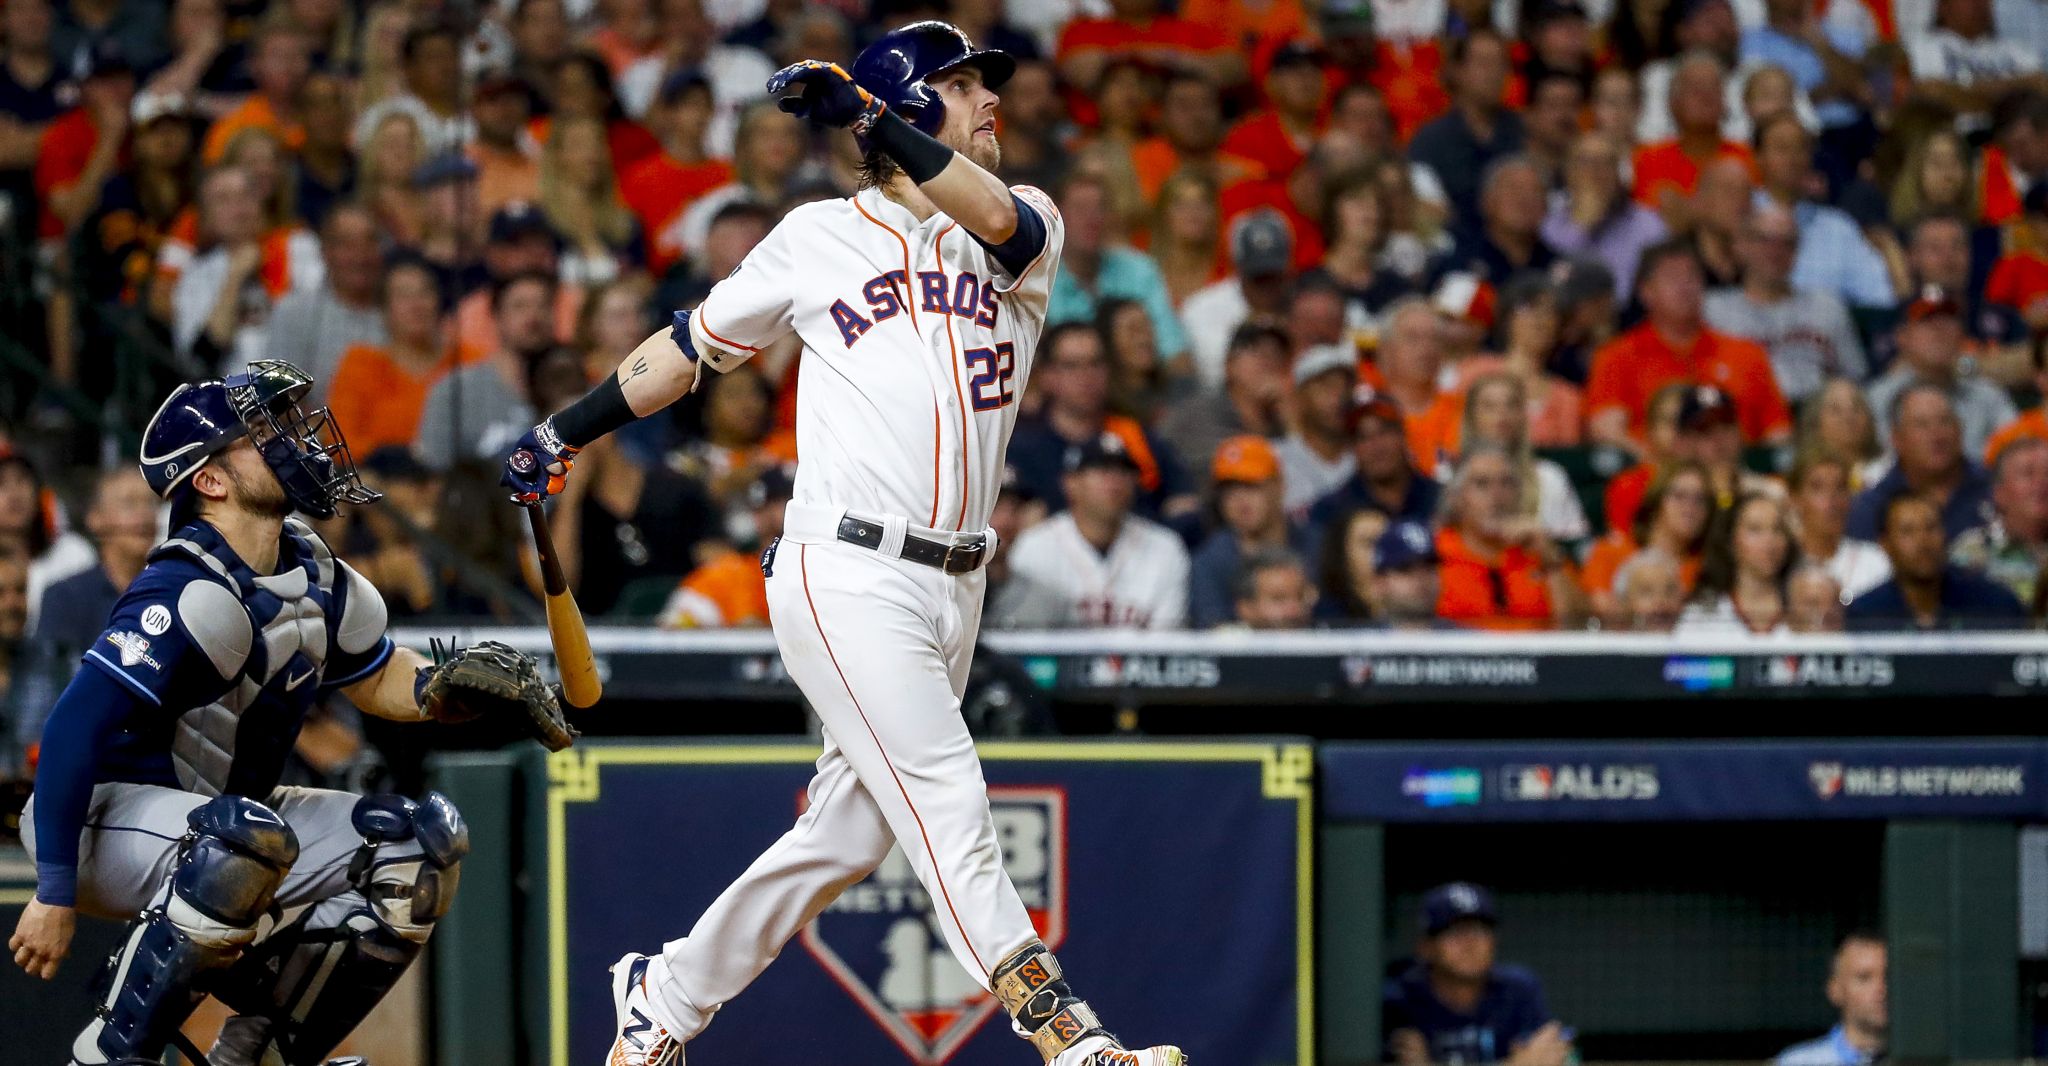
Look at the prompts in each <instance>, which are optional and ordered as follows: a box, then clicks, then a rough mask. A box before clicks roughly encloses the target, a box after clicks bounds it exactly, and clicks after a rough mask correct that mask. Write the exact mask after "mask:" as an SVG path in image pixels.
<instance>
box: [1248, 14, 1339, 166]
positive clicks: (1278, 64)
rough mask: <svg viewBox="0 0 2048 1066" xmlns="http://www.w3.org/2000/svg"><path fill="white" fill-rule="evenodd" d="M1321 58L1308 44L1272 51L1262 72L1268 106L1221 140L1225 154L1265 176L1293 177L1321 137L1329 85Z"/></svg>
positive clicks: (1292, 43)
mask: <svg viewBox="0 0 2048 1066" xmlns="http://www.w3.org/2000/svg"><path fill="white" fill-rule="evenodd" d="M1324 61H1325V57H1324V56H1323V54H1322V52H1321V51H1320V50H1318V49H1317V48H1316V46H1315V45H1314V44H1313V43H1311V42H1309V41H1308V40H1306V39H1300V40H1293V41H1289V42H1287V43H1286V44H1283V45H1281V46H1280V47H1279V48H1277V49H1275V50H1274V52H1273V55H1272V60H1271V63H1270V65H1268V66H1267V68H1266V77H1265V83H1264V87H1265V96H1266V105H1267V106H1265V107H1263V108H1260V109H1258V110H1256V111H1253V112H1252V113H1250V114H1248V115H1246V116H1245V117H1244V118H1242V119H1239V120H1238V123H1237V125H1236V126H1234V127H1232V128H1231V130H1230V135H1229V136H1227V137H1225V138H1224V139H1223V151H1224V152H1226V153H1229V154H1230V155H1234V156H1238V157H1239V158H1243V159H1249V160H1251V161H1252V162H1254V163H1257V164H1258V165H1260V166H1261V167H1263V168H1265V171H1266V173H1268V174H1291V173H1293V172H1294V169H1295V168H1296V167H1299V166H1301V164H1302V163H1303V162H1304V161H1306V160H1307V159H1308V150H1309V148H1310V147H1311V146H1312V145H1314V144H1315V141H1316V137H1317V136H1318V135H1320V134H1321V133H1322V130H1323V123H1324V121H1325V116H1324V108H1323V104H1324V102H1325V101H1326V100H1328V99H1329V95H1330V94H1329V82H1328V79H1327V78H1326V77H1325V76H1324V74H1323V63H1324Z"/></svg>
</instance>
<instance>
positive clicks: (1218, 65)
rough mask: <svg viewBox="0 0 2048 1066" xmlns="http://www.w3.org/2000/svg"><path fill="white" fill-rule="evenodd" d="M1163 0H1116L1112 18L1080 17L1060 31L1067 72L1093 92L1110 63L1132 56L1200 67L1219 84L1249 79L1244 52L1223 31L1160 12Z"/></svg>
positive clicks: (1061, 59) (1079, 85) (1170, 67)
mask: <svg viewBox="0 0 2048 1066" xmlns="http://www.w3.org/2000/svg"><path fill="white" fill-rule="evenodd" d="M1159 7H1160V4H1159V0H1111V3H1110V5H1109V10H1110V17H1108V18H1077V19H1074V20H1073V21H1071V22H1069V23H1067V25H1066V28H1065V29H1063V30H1061V31H1060V39H1059V47H1058V48H1057V49H1056V54H1057V56H1058V60H1059V69H1060V75H1061V77H1063V78H1065V79H1066V81H1067V84H1069V85H1072V86H1075V87H1077V88H1078V89H1080V91H1081V92H1083V93H1085V94H1093V93H1094V92H1095V91H1096V90H1097V89H1098V88H1099V84H1098V83H1099V82H1100V81H1101V79H1102V75H1103V72H1104V70H1105V69H1107V67H1108V66H1109V64H1110V63H1112V62H1114V61H1115V60H1116V59H1117V58H1119V57H1124V56H1129V57H1132V58H1136V59H1139V60H1142V61H1143V62H1146V63H1149V64H1151V65H1153V66H1155V67H1159V68H1162V69H1167V70H1199V71H1202V72H1204V73H1206V74H1208V75H1209V76H1210V77H1212V78H1215V79H1216V82H1217V84H1219V85H1235V84H1237V83H1238V82H1239V81H1242V80H1243V79H1244V73H1245V63H1244V57H1243V56H1241V55H1239V54H1238V53H1237V52H1236V51H1235V50H1234V48H1235V45H1234V43H1233V42H1231V41H1229V40H1227V39H1226V38H1225V37H1224V35H1223V31H1222V30H1221V29H1219V28H1218V27H1215V26H1205V25H1202V24H1200V23H1197V22H1194V21H1191V20H1189V19H1184V18H1179V17H1176V16H1173V15H1163V14H1160V13H1159Z"/></svg>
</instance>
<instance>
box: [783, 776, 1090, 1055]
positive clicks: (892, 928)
mask: <svg viewBox="0 0 2048 1066" xmlns="http://www.w3.org/2000/svg"><path fill="white" fill-rule="evenodd" d="M988 800H989V809H990V812H991V813H992V814H993V815H994V818H995V825H996V843H997V844H998V845H1000V846H1001V848H1002V852H1003V868H1004V870H1005V871H1007V872H1008V873H1009V875H1010V880H1011V882H1012V883H1014V884H1015V885H1016V886H1017V894H1018V895H1019V896H1021V897H1022V898H1023V900H1024V909H1025V910H1026V911H1028V912H1029V913H1030V915H1031V924H1032V926H1033V927H1034V928H1036V929H1037V930H1038V936H1039V939H1041V940H1043V941H1045V946H1046V947H1048V948H1052V949H1058V948H1059V946H1060V943H1061V942H1062V941H1063V940H1065V939H1066V934H1067V921H1066V917H1067V892H1066V885H1067V835H1066V830H1067V797H1066V792H1065V791H1064V790H1062V789H1058V788H1035V787H1032V788H1026V787H1014V786H1007V785H991V786H989V789H988ZM950 920H951V919H950V918H947V917H945V916H944V915H943V914H942V913H939V912H935V911H934V909H933V907H932V900H931V896H930V895H929V894H928V893H926V892H925V890H924V885H923V884H922V883H920V882H919V881H918V879H917V874H916V872H915V871H913V870H912V869H911V866H910V860H909V859H907V858H905V857H904V854H903V850H902V848H901V847H900V846H899V847H897V848H894V849H892V850H891V851H890V852H889V857H888V858H886V859H884V860H882V865H880V866H878V867H876V868H875V872H874V873H871V874H869V875H868V876H867V879H866V880H864V881H862V882H860V883H859V884H857V885H854V886H853V887H852V888H849V889H847V890H846V891H845V892H843V893H841V894H840V896H839V898H838V899H836V900H833V901H832V905H831V906H830V907H827V908H826V909H825V912H824V913H823V914H820V915H819V916H818V918H817V920H816V921H814V922H812V923H811V924H810V925H807V926H805V927H804V930H803V933H802V935H801V937H800V939H801V940H802V941H803V945H804V949H805V950H807V951H809V952H810V953H811V955H812V957H814V958H816V959H817V960H818V964H819V965H820V966H823V967H824V968H825V972H826V973H828V974H830V975H831V977H832V979H833V981H835V982H837V983H838V985H839V987H841V988H843V989H845V990H846V994H847V995H849V996H852V997H853V999H854V1001H855V1002H856V1003H859V1004H860V1006H861V1009H862V1010H864V1011H866V1012H867V1014H868V1016H869V1017H870V1018H873V1019H874V1021H875V1024H876V1025H878V1026H880V1027H881V1028H882V1031H883V1032H885V1033H887V1034H889V1038H890V1039H891V1040H893V1041H895V1042H896V1046H897V1047H900V1048H902V1049H903V1053H904V1055H906V1056H907V1057H908V1058H909V1060H910V1061H911V1062H914V1063H918V1064H919V1066H939V1064H941V1063H943V1062H945V1061H946V1060H947V1059H949V1058H951V1057H952V1056H953V1055H954V1053H956V1052H958V1051H959V1050H960V1048H961V1047H962V1046H963V1045H965V1044H966V1043H967V1041H968V1040H969V1039H970V1038H972V1037H973V1036H974V1034H975V1033H976V1032H977V1031H979V1030H980V1029H981V1026H982V1024H983V1023H984V1022H986V1021H988V1019H989V1018H990V1017H992V1016H995V1015H997V1014H999V1013H1000V1005H999V1004H997V1003H996V1001H995V998H994V997H992V996H990V995H989V994H988V993H987V992H986V991H984V990H983V989H982V987H981V984H980V982H978V981H976V980H975V979H974V978H972V977H969V976H967V971H966V970H964V969H962V968H961V966H960V964H959V962H957V961H956V960H955V959H954V957H953V951H952V949H951V948H950V947H948V946H947V943H946V937H945V934H944V933H943V932H942V929H943V926H942V925H941V924H940V923H942V922H947V921H950Z"/></svg>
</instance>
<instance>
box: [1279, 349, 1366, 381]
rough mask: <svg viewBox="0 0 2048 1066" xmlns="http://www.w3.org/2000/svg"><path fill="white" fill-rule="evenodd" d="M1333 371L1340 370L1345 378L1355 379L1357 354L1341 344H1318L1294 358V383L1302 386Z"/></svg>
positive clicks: (1356, 374)
mask: <svg viewBox="0 0 2048 1066" xmlns="http://www.w3.org/2000/svg"><path fill="white" fill-rule="evenodd" d="M1333 370H1342V371H1343V372H1344V374H1345V376H1347V377H1353V378H1355V377H1357V376H1358V355H1357V353H1356V352H1355V351H1353V350H1352V349H1351V348H1347V347H1345V346H1344V345H1341V344H1318V345H1316V346H1314V347H1312V348H1309V349H1308V350H1306V351H1304V352H1302V353H1301V354H1300V355H1299V356H1296V357H1295V360H1294V383H1295V384H1296V385H1304V384H1307V383H1308V382H1310V381H1313V380H1315V379H1316V378H1317V377H1320V376H1321V375H1324V374H1327V373H1329V372H1331V371H1333Z"/></svg>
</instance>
